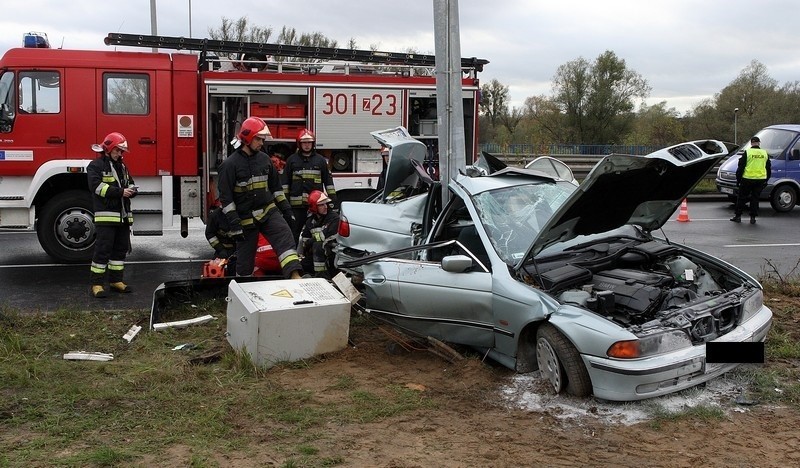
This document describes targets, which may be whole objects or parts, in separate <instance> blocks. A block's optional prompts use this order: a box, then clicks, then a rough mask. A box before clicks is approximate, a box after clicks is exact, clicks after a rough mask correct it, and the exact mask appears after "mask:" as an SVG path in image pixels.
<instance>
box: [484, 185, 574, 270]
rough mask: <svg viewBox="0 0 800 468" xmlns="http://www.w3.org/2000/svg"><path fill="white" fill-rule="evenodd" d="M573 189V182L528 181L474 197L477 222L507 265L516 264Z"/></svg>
mask: <svg viewBox="0 0 800 468" xmlns="http://www.w3.org/2000/svg"><path fill="white" fill-rule="evenodd" d="M574 189H575V186H574V185H572V184H569V183H562V182H559V183H555V184H552V183H531V184H526V185H517V186H512V187H504V188H501V189H497V190H490V191H487V192H483V193H480V194H478V195H477V196H475V198H474V201H475V209H476V210H477V211H478V216H479V218H480V222H481V224H483V226H484V228H485V230H486V232H487V234H488V236H489V241H490V242H491V244H492V246H493V247H494V249H495V251H496V252H497V254H498V255H499V256H500V258H501V259H502V260H503V261H504V262H505V263H507V264H509V265H514V264H516V262H517V261H518V260H519V259H520V258H522V256H523V255H525V252H526V251H527V250H528V247H530V245H531V244H532V243H533V241H534V239H535V238H536V237H537V236H538V234H539V232H540V231H541V229H542V227H543V226H544V225H545V224H546V223H547V221H548V220H549V219H550V218H551V217H552V215H553V213H554V212H555V211H556V210H557V209H558V207H559V206H561V205H562V204H563V203H564V201H566V199H567V197H569V194H570V193H572V191H574Z"/></svg>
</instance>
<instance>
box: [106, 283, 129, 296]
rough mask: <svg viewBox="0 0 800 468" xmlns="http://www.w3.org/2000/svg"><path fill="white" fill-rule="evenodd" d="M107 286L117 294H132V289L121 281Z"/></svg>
mask: <svg viewBox="0 0 800 468" xmlns="http://www.w3.org/2000/svg"><path fill="white" fill-rule="evenodd" d="M108 286H109V287H111V290H112V291H115V292H119V293H129V292H133V289H131V287H130V286H128V285H127V284H125V283H123V282H122V281H117V282H116V283H111V284H109V285H108Z"/></svg>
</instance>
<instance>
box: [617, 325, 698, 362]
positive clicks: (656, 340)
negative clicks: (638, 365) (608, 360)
mask: <svg viewBox="0 0 800 468" xmlns="http://www.w3.org/2000/svg"><path fill="white" fill-rule="evenodd" d="M691 346H692V340H691V339H690V338H689V336H688V335H687V334H686V333H685V332H683V331H681V330H668V331H664V332H661V333H655V334H652V335H648V336H644V337H641V338H639V339H638V340H626V341H617V342H616V343H614V344H613V345H611V346H610V347H609V348H608V351H607V352H606V354H607V355H608V357H612V358H616V359H637V358H643V357H648V356H655V355H657V354H664V353H669V352H671V351H676V350H678V349H682V348H688V347H691Z"/></svg>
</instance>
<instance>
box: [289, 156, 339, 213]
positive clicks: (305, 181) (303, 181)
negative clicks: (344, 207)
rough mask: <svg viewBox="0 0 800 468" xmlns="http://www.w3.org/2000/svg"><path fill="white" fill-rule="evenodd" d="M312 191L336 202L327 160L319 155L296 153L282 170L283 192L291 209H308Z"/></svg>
mask: <svg viewBox="0 0 800 468" xmlns="http://www.w3.org/2000/svg"><path fill="white" fill-rule="evenodd" d="M314 190H319V191H320V192H325V193H327V194H328V197H329V198H330V199H331V201H336V188H334V186H333V177H331V173H330V171H328V160H327V159H325V157H323V156H322V155H321V154H319V153H311V155H309V156H303V155H302V154H300V153H299V152H297V153H294V154H293V155H291V156H289V159H287V160H286V166H285V167H284V168H283V191H284V192H285V193H286V196H287V197H288V198H289V203H290V204H291V205H292V208H303V207H308V195H309V194H310V193H311V192H312V191H314Z"/></svg>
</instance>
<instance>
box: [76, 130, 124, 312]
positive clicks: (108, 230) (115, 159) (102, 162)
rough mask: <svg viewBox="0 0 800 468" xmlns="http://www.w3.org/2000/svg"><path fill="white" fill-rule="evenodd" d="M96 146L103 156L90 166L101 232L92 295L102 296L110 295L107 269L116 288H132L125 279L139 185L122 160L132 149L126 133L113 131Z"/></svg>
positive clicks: (95, 214) (111, 285) (92, 274)
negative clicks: (108, 292) (133, 205)
mask: <svg viewBox="0 0 800 468" xmlns="http://www.w3.org/2000/svg"><path fill="white" fill-rule="evenodd" d="M92 150H93V151H95V152H97V153H99V156H98V157H97V158H96V159H94V160H93V161H92V162H90V163H89V165H88V166H86V174H87V176H88V178H89V190H90V191H91V192H92V199H93V205H94V224H95V229H96V232H97V238H96V240H95V244H94V254H93V256H92V265H91V267H90V271H91V273H90V278H91V284H92V290H91V292H92V296H94V297H98V298H99V297H106V296H107V294H106V290H105V281H106V270H108V272H109V274H108V281H109V285H108V286H109V288H110V289H111V290H112V291H115V292H121V293H129V292H131V287H130V286H128V285H127V284H125V283H124V282H123V281H122V280H123V273H124V271H125V257H126V256H127V255H128V251H129V250H130V245H131V227H130V226H131V224H133V215H132V214H131V198H133V197H135V196H136V192H137V188H136V186H135V185H134V184H133V178H131V175H130V174H129V173H128V167H127V166H126V165H125V163H124V162H123V160H122V154H123V153H127V152H128V140H126V139H125V136H123V135H122V134H121V133H118V132H113V133H109V134H108V135H107V136H106V137H105V138H104V139H103V142H102V143H100V144H96V145H92Z"/></svg>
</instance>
